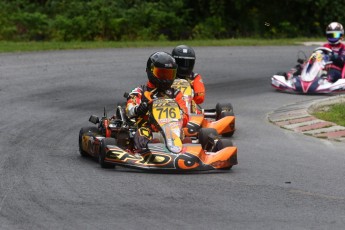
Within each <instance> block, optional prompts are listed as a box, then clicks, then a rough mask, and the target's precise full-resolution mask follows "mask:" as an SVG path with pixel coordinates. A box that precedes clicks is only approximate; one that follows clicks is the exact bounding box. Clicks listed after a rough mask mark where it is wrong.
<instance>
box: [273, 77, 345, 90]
mask: <svg viewBox="0 0 345 230" xmlns="http://www.w3.org/2000/svg"><path fill="white" fill-rule="evenodd" d="M315 84H316V85H317V86H316V87H310V88H305V89H303V87H300V83H299V81H297V80H296V79H295V78H292V79H289V80H286V79H285V77H284V76H281V75H273V76H272V78H271V85H272V86H273V87H274V88H276V89H277V90H280V91H286V92H296V93H304V94H328V93H342V92H345V79H339V80H338V81H336V82H334V83H330V82H328V81H327V80H326V79H319V80H317V82H315Z"/></svg>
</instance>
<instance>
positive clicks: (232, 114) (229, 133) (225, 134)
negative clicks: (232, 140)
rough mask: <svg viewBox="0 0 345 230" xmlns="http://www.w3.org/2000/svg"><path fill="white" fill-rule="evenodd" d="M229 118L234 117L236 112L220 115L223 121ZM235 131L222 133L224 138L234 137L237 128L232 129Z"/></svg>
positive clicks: (226, 112)
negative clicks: (224, 118)
mask: <svg viewBox="0 0 345 230" xmlns="http://www.w3.org/2000/svg"><path fill="white" fill-rule="evenodd" d="M227 116H234V112H233V111H232V112H230V111H225V112H222V113H221V114H220V119H222V118H223V117H227ZM232 129H233V131H230V132H227V133H222V136H223V137H232V136H233V135H234V133H235V127H232Z"/></svg>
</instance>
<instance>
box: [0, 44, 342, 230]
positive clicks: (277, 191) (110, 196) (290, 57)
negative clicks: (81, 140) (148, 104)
mask: <svg viewBox="0 0 345 230" xmlns="http://www.w3.org/2000/svg"><path fill="white" fill-rule="evenodd" d="M171 49H172V47H168V48H142V49H107V50H83V51H56V52H37V53H18V54H17V53H16V54H0V134H1V138H0V229H1V230H7V229H10V230H12V229H117V230H119V229H150V230H151V229H197V230H200V229H255V230H257V229H289V230H290V229H343V227H344V224H345V177H344V175H345V152H344V149H345V146H344V143H337V142H330V141H327V140H322V139H316V138H313V137H309V136H306V135H303V134H298V133H294V132H291V131H289V130H284V129H281V128H279V127H278V126H275V125H273V124H271V123H269V122H268V120H267V114H268V113H270V112H271V111H273V110H275V109H277V108H279V107H281V106H283V105H287V104H292V103H295V102H300V101H306V100H315V99H320V98H325V97H326V96H304V95H293V94H286V93H279V92H276V91H274V90H273V89H272V88H271V86H270V76H271V75H272V74H273V73H275V72H277V71H280V70H287V69H288V68H289V67H291V66H293V65H294V64H295V61H296V55H297V52H298V50H304V51H305V52H306V53H307V54H309V53H310V52H311V50H312V49H313V47H303V46H293V47H196V48H195V51H196V54H197V63H196V67H195V68H196V70H197V71H198V72H200V73H202V74H203V76H204V82H205V84H206V88H207V95H206V97H207V99H206V102H205V103H204V107H205V108H206V107H207V108H210V107H213V106H214V105H215V104H216V103H217V102H231V103H232V104H233V106H234V109H235V114H236V121H237V123H236V125H237V131H236V132H235V135H234V136H233V137H232V138H233V142H234V144H235V145H236V146H237V147H238V159H239V165H237V166H234V167H233V168H232V170H230V171H226V172H220V173H218V172H217V173H201V174H187V175H177V174H157V173H143V172H138V171H134V170H129V169H124V168H117V169H114V170H105V169H102V168H100V166H99V164H98V163H96V162H95V161H93V160H91V159H85V158H82V157H81V156H80V154H79V152H78V147H77V142H78V139H77V138H78V132H79V129H80V128H81V127H83V126H88V125H89V124H90V123H88V118H89V116H90V115H91V114H96V115H102V113H103V107H104V106H106V108H107V109H108V110H109V113H111V112H113V108H114V107H115V105H116V103H118V102H122V101H123V98H122V95H123V93H124V92H125V91H129V90H130V89H131V88H133V87H134V86H136V85H139V84H143V83H144V82H145V81H146V75H145V65H146V60H147V58H148V56H149V55H150V54H151V53H153V52H154V51H156V50H163V51H170V50H171Z"/></svg>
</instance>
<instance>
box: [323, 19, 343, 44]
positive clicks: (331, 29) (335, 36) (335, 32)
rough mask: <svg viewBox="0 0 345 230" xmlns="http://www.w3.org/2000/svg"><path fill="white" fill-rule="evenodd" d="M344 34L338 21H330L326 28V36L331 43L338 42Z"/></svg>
mask: <svg viewBox="0 0 345 230" xmlns="http://www.w3.org/2000/svg"><path fill="white" fill-rule="evenodd" d="M343 36H344V27H343V25H342V24H340V23H339V22H332V23H331V24H329V25H328V26H327V28H326V37H327V40H328V42H329V44H331V45H335V44H338V43H339V42H340V40H342V39H343Z"/></svg>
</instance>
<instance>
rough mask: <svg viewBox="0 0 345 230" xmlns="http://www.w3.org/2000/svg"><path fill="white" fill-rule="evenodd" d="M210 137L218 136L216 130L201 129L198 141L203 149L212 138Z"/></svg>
mask: <svg viewBox="0 0 345 230" xmlns="http://www.w3.org/2000/svg"><path fill="white" fill-rule="evenodd" d="M212 136H214V137H217V136H218V133H217V130H215V129H214V128H201V129H200V130H199V133H198V139H199V143H200V144H201V146H202V148H203V149H205V148H206V145H207V144H208V143H209V139H210V138H212Z"/></svg>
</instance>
